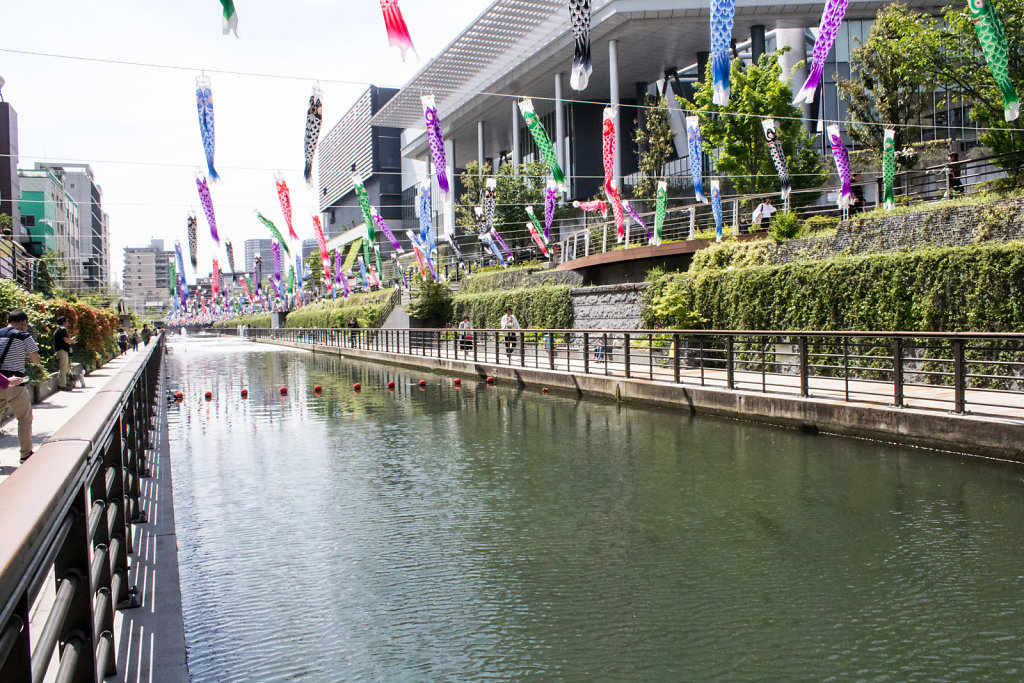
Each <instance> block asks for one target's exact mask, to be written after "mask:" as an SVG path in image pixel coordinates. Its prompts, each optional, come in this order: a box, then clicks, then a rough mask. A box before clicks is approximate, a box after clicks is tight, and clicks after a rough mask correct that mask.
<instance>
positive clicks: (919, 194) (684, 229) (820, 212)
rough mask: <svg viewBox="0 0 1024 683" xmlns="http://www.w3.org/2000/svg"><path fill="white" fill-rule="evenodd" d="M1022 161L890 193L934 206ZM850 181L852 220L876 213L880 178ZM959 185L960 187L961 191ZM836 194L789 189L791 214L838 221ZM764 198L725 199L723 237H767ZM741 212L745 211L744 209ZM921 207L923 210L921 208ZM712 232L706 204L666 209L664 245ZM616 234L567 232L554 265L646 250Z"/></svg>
mask: <svg viewBox="0 0 1024 683" xmlns="http://www.w3.org/2000/svg"><path fill="white" fill-rule="evenodd" d="M1022 162H1024V154H1022V153H1020V152H1011V153H1007V154H1001V155H996V156H992V157H985V158H980V159H967V160H964V161H957V162H953V163H950V164H940V165H936V166H928V167H923V168H920V169H908V170H904V171H900V172H898V173H897V174H896V177H895V181H894V191H895V195H896V198H897V201H899V200H900V199H901V198H907V199H912V200H915V201H919V202H922V203H925V202H933V201H938V200H940V199H943V198H946V197H950V196H956V195H958V194H961V193H964V194H970V193H972V192H977V191H979V190H982V189H985V188H987V187H988V184H989V183H991V181H993V180H996V179H999V178H1003V177H1006V175H1007V174H1006V172H1004V171H1002V170H1000V168H999V167H998V166H997V164H1001V165H1004V166H1005V165H1011V166H1013V168H1018V167H1019V166H1020V165H1021V163H1022ZM947 169H948V170H951V171H952V170H955V171H956V174H957V175H958V176H959V177H958V178H957V179H955V180H954V179H953V177H952V175H953V174H952V173H948V172H946V171H947ZM1014 172H1016V171H1014ZM867 175H879V174H867ZM854 181H855V182H854V183H853V185H852V188H853V192H854V195H855V196H856V197H857V198H858V200H859V201H858V204H855V205H854V207H853V209H852V212H853V214H852V217H856V214H857V213H858V212H860V211H865V210H870V209H877V208H878V207H879V206H880V204H881V202H882V199H883V197H882V192H881V188H880V186H879V182H880V179H879V178H874V179H872V180H870V181H863V182H856V181H857V178H854ZM957 183H959V186H958V185H957ZM837 192H838V179H837V178H833V179H832V181H831V182H830V184H828V185H823V186H821V187H815V188H809V189H801V190H793V192H792V198H793V199H792V201H793V202H794V204H795V206H794V208H793V211H794V213H796V214H797V215H798V216H799V217H800V218H802V219H806V218H811V217H813V216H835V217H837V216H839V215H840V213H841V212H840V211H839V210H838V209H837V208H836V205H835V202H834V201H833V199H832V198H833V197H834V195H836V194H837ZM822 195H823V196H825V197H826V201H827V202H828V204H826V205H821V204H812V205H809V206H798V205H799V204H800V199H801V197H807V196H822ZM764 199H772V200H775V201H777V200H778V192H774V193H760V194H746V195H739V196H731V197H728V196H726V197H723V198H722V214H723V217H722V222H723V234H724V235H725V236H729V235H732V236H737V235H740V234H743V233H745V232H751V231H753V232H755V233H756V232H761V233H762V234H763V233H767V229H768V221H763V222H762V223H761V225H760V227H759V228H758V227H757V226H751V225H749V219H750V218H751V214H752V212H753V208H754V207H755V206H756V205H757V204H759V203H760V202H761V201H763V200H764ZM807 201H809V200H807V199H804V202H807ZM744 207H746V209H749V210H745V208H744ZM776 207H777V208H780V209H781V208H782V207H781V204H776ZM923 208H925V207H924V206H922V209H923ZM641 217H642V218H643V219H644V221H645V222H646V223H647V227H648V229H653V224H654V214H653V213H643V214H641ZM714 231H715V219H714V215H713V213H712V210H711V207H710V205H708V204H703V203H697V202H692V201H691V202H687V203H684V204H683V205H681V206H673V207H671V208H670V209H669V210H668V215H667V218H666V220H665V225H664V229H663V231H662V240H663V241H665V242H677V241H688V240H693V239H698V238H707V237H712V238H713V237H714ZM616 232H617V228H616V225H615V223H614V221H610V220H606V219H597V220H593V221H592V223H591V224H589V225H586V226H585V227H584V228H583V229H582V230H578V231H575V232H573V233H571V234H570V235H568V236H567V237H565V238H564V239H562V240H561V241H560V242H559V243H558V244H559V249H558V254H559V255H558V262H559V263H565V262H567V261H572V260H575V259H579V258H586V257H588V256H590V255H591V254H599V253H606V252H608V251H613V250H616V249H620V248H622V247H627V248H628V247H640V246H647V243H648V240H647V233H646V232H645V231H644V230H643V229H642V228H640V227H637V226H636V225H633V226H631V227H630V228H629V229H627V233H626V238H625V240H624V243H623V244H620V243H619V242H618V238H617V235H616Z"/></svg>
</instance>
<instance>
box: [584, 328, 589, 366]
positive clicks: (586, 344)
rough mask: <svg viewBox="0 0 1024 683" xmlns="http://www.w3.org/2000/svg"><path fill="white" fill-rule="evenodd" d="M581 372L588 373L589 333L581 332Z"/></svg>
mask: <svg viewBox="0 0 1024 683" xmlns="http://www.w3.org/2000/svg"><path fill="white" fill-rule="evenodd" d="M583 374H584V375H589V374H590V333H589V332H584V333H583Z"/></svg>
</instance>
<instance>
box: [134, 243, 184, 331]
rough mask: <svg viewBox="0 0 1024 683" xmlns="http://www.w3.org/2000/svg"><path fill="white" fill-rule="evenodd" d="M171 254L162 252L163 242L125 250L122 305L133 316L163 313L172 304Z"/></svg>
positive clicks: (172, 255) (172, 253)
mask: <svg viewBox="0 0 1024 683" xmlns="http://www.w3.org/2000/svg"><path fill="white" fill-rule="evenodd" d="M173 259H174V252H173V251H166V250H164V241H163V240H153V241H152V243H151V244H150V245H149V246H148V247H125V250H124V273H123V275H122V283H123V285H124V297H123V298H124V301H125V303H126V304H127V305H128V306H129V307H130V308H131V309H132V310H134V311H135V312H136V313H144V312H146V311H147V310H148V311H162V310H165V309H166V308H167V306H168V305H169V304H170V300H171V291H170V288H171V274H170V262H171V260H173Z"/></svg>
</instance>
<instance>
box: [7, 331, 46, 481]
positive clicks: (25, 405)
mask: <svg viewBox="0 0 1024 683" xmlns="http://www.w3.org/2000/svg"><path fill="white" fill-rule="evenodd" d="M7 323H8V325H7V327H5V328H3V329H0V373H2V374H4V375H6V376H7V377H12V378H18V379H21V380H22V381H23V383H21V384H15V383H14V382H11V385H10V386H9V387H7V388H6V389H4V390H3V391H0V415H3V414H4V413H5V412H6V409H7V408H10V409H11V412H12V413H14V417H15V418H16V419H17V420H18V444H19V445H20V446H21V462H25V461H26V460H28V458H29V456H30V455H32V398H31V397H30V396H29V390H28V383H27V382H25V381H24V380H25V378H26V377H27V375H26V372H25V361H28V362H30V363H33V364H38V363H39V345H38V344H36V340H35V339H33V338H32V335H31V334H30V333H29V331H28V315H26V314H25V312H24V311H11V312H10V314H8V316H7Z"/></svg>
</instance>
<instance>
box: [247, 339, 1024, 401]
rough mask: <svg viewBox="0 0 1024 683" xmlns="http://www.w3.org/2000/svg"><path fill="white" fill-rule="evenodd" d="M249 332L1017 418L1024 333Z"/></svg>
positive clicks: (1023, 397)
mask: <svg viewBox="0 0 1024 683" xmlns="http://www.w3.org/2000/svg"><path fill="white" fill-rule="evenodd" d="M231 334H234V332H231ZM247 334H248V336H249V337H250V338H252V339H261V340H267V341H285V342H293V343H301V344H310V345H318V346H323V347H328V348H340V349H346V348H348V349H358V350H366V351H373V352H377V353H383V354H395V355H396V356H405V357H409V356H420V357H425V358H437V359H448V360H459V361H468V362H473V363H484V364H492V365H497V366H506V365H507V366H512V367H516V368H534V369H538V370H548V371H551V370H553V371H561V372H567V373H571V374H583V375H602V376H607V377H624V378H630V379H637V380H648V381H652V382H664V383H671V384H681V385H688V386H702V387H710V388H717V389H724V390H728V391H734V390H735V391H754V392H759V393H764V394H780V395H789V396H794V397H803V398H812V397H813V398H816V399H825V400H834V401H844V402H857V403H874V404H881V405H889V406H894V407H910V408H919V409H925V410H942V411H947V412H951V413H956V414H961V415H963V414H967V413H973V414H978V415H992V416H1001V417H1010V418H1021V419H1024V334H986V333H977V334H945V333H922V332H896V333H892V332H805V331H794V332H759V331H754V332H740V331H703V330H533V329H531V330H514V331H509V330H494V329H481V330H458V329H454V328H444V329H419V330H415V329H396V330H376V329H374V330H369V329H286V330H267V329H250V330H248V333H247Z"/></svg>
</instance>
